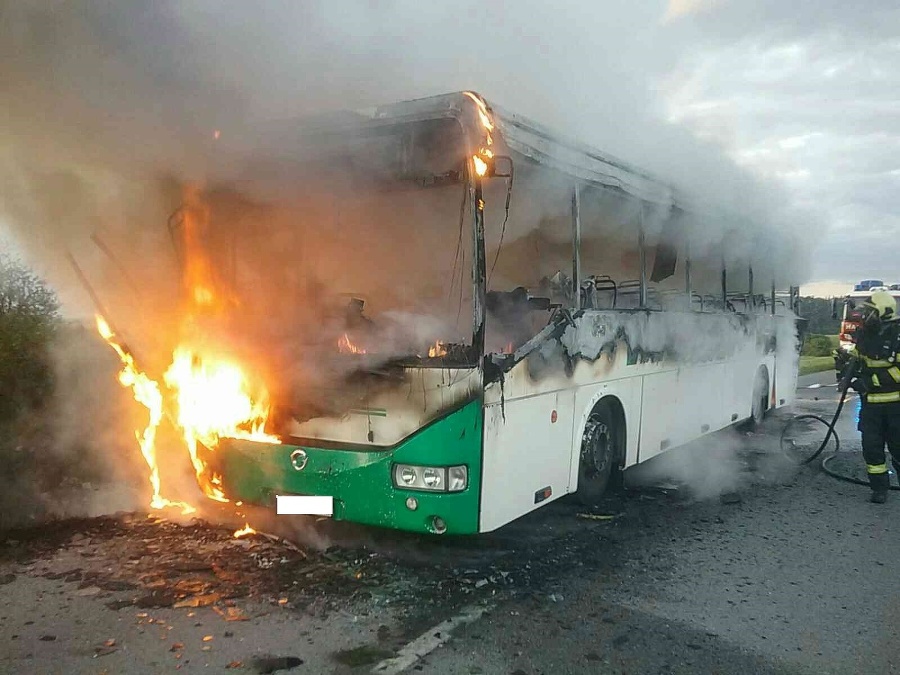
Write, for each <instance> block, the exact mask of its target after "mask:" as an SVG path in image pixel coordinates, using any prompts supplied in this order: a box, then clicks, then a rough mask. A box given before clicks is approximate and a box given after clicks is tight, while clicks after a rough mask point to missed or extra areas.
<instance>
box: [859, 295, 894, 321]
mask: <svg viewBox="0 0 900 675" xmlns="http://www.w3.org/2000/svg"><path fill="white" fill-rule="evenodd" d="M863 307H865V308H867V309H871V310H873V311H874V313H875V314H877V315H878V318H879V319H883V320H888V319H893V318H894V315H895V314H896V309H897V303H896V302H894V296H892V295H891V294H890V293H888V292H887V291H875V292H874V293H872V296H871V297H870V298H869V299H868V300H866V301H865V302H864V303H863Z"/></svg>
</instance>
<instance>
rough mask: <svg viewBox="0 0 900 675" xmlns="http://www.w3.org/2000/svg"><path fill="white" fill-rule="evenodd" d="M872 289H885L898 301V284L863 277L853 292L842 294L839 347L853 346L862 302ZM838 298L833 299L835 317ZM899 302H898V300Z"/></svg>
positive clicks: (860, 317)
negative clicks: (842, 305)
mask: <svg viewBox="0 0 900 675" xmlns="http://www.w3.org/2000/svg"><path fill="white" fill-rule="evenodd" d="M873 291H887V292H888V293H890V294H891V295H892V296H894V302H898V301H900V284H890V285H886V284H885V283H884V282H883V281H881V280H880V279H865V280H863V281H860V282H859V283H858V284H856V285H855V286H854V287H853V292H852V293H848V294H847V295H846V296H844V299H843V304H844V310H843V312H842V314H841V331H840V334H839V335H838V339H839V340H840V345H841V349H850V347H852V346H853V335H854V333H855V332H856V329H857V328H859V326H860V325H861V324H862V303H864V302H865V301H866V299H867V298H868V297H869V296H871V295H872V292H873ZM837 303H838V299H837V298H835V299H834V310H833V312H832V315H833V316H834V318H837V316H838V312H837ZM898 304H900V302H898Z"/></svg>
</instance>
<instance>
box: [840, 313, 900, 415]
mask: <svg viewBox="0 0 900 675" xmlns="http://www.w3.org/2000/svg"><path fill="white" fill-rule="evenodd" d="M850 356H856V357H857V358H858V359H859V375H858V377H859V380H861V385H862V390H863V391H862V393H863V397H864V398H865V400H866V402H867V403H893V402H896V401H900V319H892V320H890V321H885V322H884V323H882V324H880V325H878V326H871V327H870V326H865V325H863V326H862V327H860V329H859V330H858V331H857V334H856V344H855V345H854V346H853V348H852V349H851V350H850Z"/></svg>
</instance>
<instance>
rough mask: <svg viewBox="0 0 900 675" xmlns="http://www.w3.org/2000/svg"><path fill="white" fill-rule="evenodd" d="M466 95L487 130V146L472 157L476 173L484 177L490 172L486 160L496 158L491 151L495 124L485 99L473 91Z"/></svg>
mask: <svg viewBox="0 0 900 675" xmlns="http://www.w3.org/2000/svg"><path fill="white" fill-rule="evenodd" d="M464 93H465V95H466V96H468V97H469V98H470V99H472V100H473V101H475V106H476V111H477V112H478V117H479V118H481V126H483V127H484V130H485V131H484V136H485V139H484V142H485V145H484V147H482V148H480V149H479V150H478V154H477V155H473V156H472V162H473V163H474V164H475V173H476V174H478V175H479V176H484V175H486V174H487V172H488V163H487V161H485V160H489V159H493V157H494V151H493V150H491V149H490V146H491V145H493V144H494V138H493V136H492V135H491V132H492V131H493V130H494V123H493V122H492V121H491V116H490V113H488V109H487V104H486V103H485V102H484V99H482V98H480V97H479V96H476V95H475V94H473V93H472V92H471V91H467V92H464Z"/></svg>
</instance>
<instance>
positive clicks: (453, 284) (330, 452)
mask: <svg viewBox="0 0 900 675" xmlns="http://www.w3.org/2000/svg"><path fill="white" fill-rule="evenodd" d="M467 109H468V110H469V111H470V113H471V109H472V106H471V105H469V106H468V107H467ZM413 113H414V114H411V115H396V116H375V117H374V118H372V119H363V118H360V119H352V120H350V121H349V123H347V124H342V125H341V128H340V129H339V130H337V131H335V130H331V129H326V130H317V131H315V132H313V133H309V132H306V133H304V134H303V135H302V138H301V139H300V140H297V139H296V138H283V139H282V140H281V142H280V143H278V144H276V146H277V148H276V150H275V151H271V152H267V153H265V155H266V157H265V161H259V162H256V163H255V164H254V165H253V168H252V171H250V172H247V173H248V174H249V176H248V177H246V178H245V180H243V182H240V183H239V184H238V185H237V187H238V189H239V190H240V192H241V195H242V199H243V200H244V201H247V202H252V203H253V204H254V207H253V209H251V211H253V213H252V214H250V215H246V214H245V216H244V217H243V218H242V220H243V221H244V223H245V224H246V227H240V226H239V227H235V228H233V230H234V232H235V233H236V234H235V237H236V239H235V241H234V242H233V243H232V246H231V250H232V251H233V257H234V261H233V264H232V267H233V272H234V276H235V284H236V287H237V288H242V289H246V288H251V289H259V292H258V293H255V294H248V293H246V292H243V293H242V294H241V295H242V297H247V296H248V295H255V297H256V298H257V302H259V316H258V324H259V325H254V326H253V327H252V328H248V327H246V326H245V327H244V331H245V332H244V337H245V339H246V336H247V335H248V334H249V333H248V332H247V331H250V332H253V333H254V334H255V335H257V336H258V340H257V341H256V345H257V348H258V346H259V345H264V346H265V347H264V351H265V352H266V354H265V357H266V359H265V360H266V370H267V372H268V373H269V374H270V378H269V379H270V380H272V385H271V387H270V388H271V390H272V399H273V400H272V415H271V418H270V425H269V426H270V427H271V428H270V429H267V430H269V431H271V432H272V433H274V434H275V435H277V437H278V438H279V439H280V440H281V442H280V443H265V442H256V441H251V440H240V439H223V440H221V441H220V443H219V445H218V446H217V447H216V448H214V449H212V450H209V451H208V452H207V453H206V454H207V455H208V456H207V457H206V461H207V463H208V467H209V471H210V472H211V473H214V474H215V475H216V478H217V480H218V481H219V482H220V484H221V486H222V488H223V489H224V492H225V494H226V495H227V496H228V498H229V499H230V500H232V501H242V502H244V503H248V504H256V505H264V506H270V507H272V508H274V507H275V505H276V498H277V497H279V496H282V497H283V496H316V497H320V498H324V499H325V500H327V501H328V502H330V506H331V509H330V510H331V511H332V512H333V517H334V518H335V519H338V520H348V521H354V522H357V523H363V524H369V525H376V526H382V527H389V528H395V529H403V530H410V531H415V532H423V533H438V534H440V533H444V532H448V533H454V534H463V533H473V532H477V531H478V505H479V488H480V478H481V477H480V464H481V451H482V430H481V426H482V408H481V392H482V390H483V388H482V379H481V371H480V368H479V358H478V357H479V355H480V353H481V348H480V347H476V346H475V345H476V343H477V342H478V330H477V326H478V321H477V316H478V315H477V309H478V304H479V303H478V302H474V301H473V295H477V292H474V293H473V289H477V288H478V283H477V281H478V278H477V275H475V274H473V267H475V266H473V260H474V259H477V258H478V249H477V247H476V242H477V241H478V237H477V236H476V228H475V223H476V212H477V210H478V204H477V202H478V196H477V195H478V193H477V192H476V189H475V181H474V180H473V178H474V171H473V169H472V165H471V151H470V147H471V143H470V139H469V138H468V135H467V133H468V132H467V127H466V124H467V120H466V119H460V116H459V115H457V114H453V113H452V110H451V111H450V112H449V113H448V112H447V111H446V110H444V111H442V113H441V114H433V115H429V114H423V112H422V111H421V110H419V111H413ZM245 211H247V210H246V209H245ZM229 217H230V218H232V219H234V218H235V216H234V210H232V211H231V212H230V215H229ZM238 220H241V219H238ZM246 323H248V324H249V323H252V322H246ZM320 503H321V502H320Z"/></svg>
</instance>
